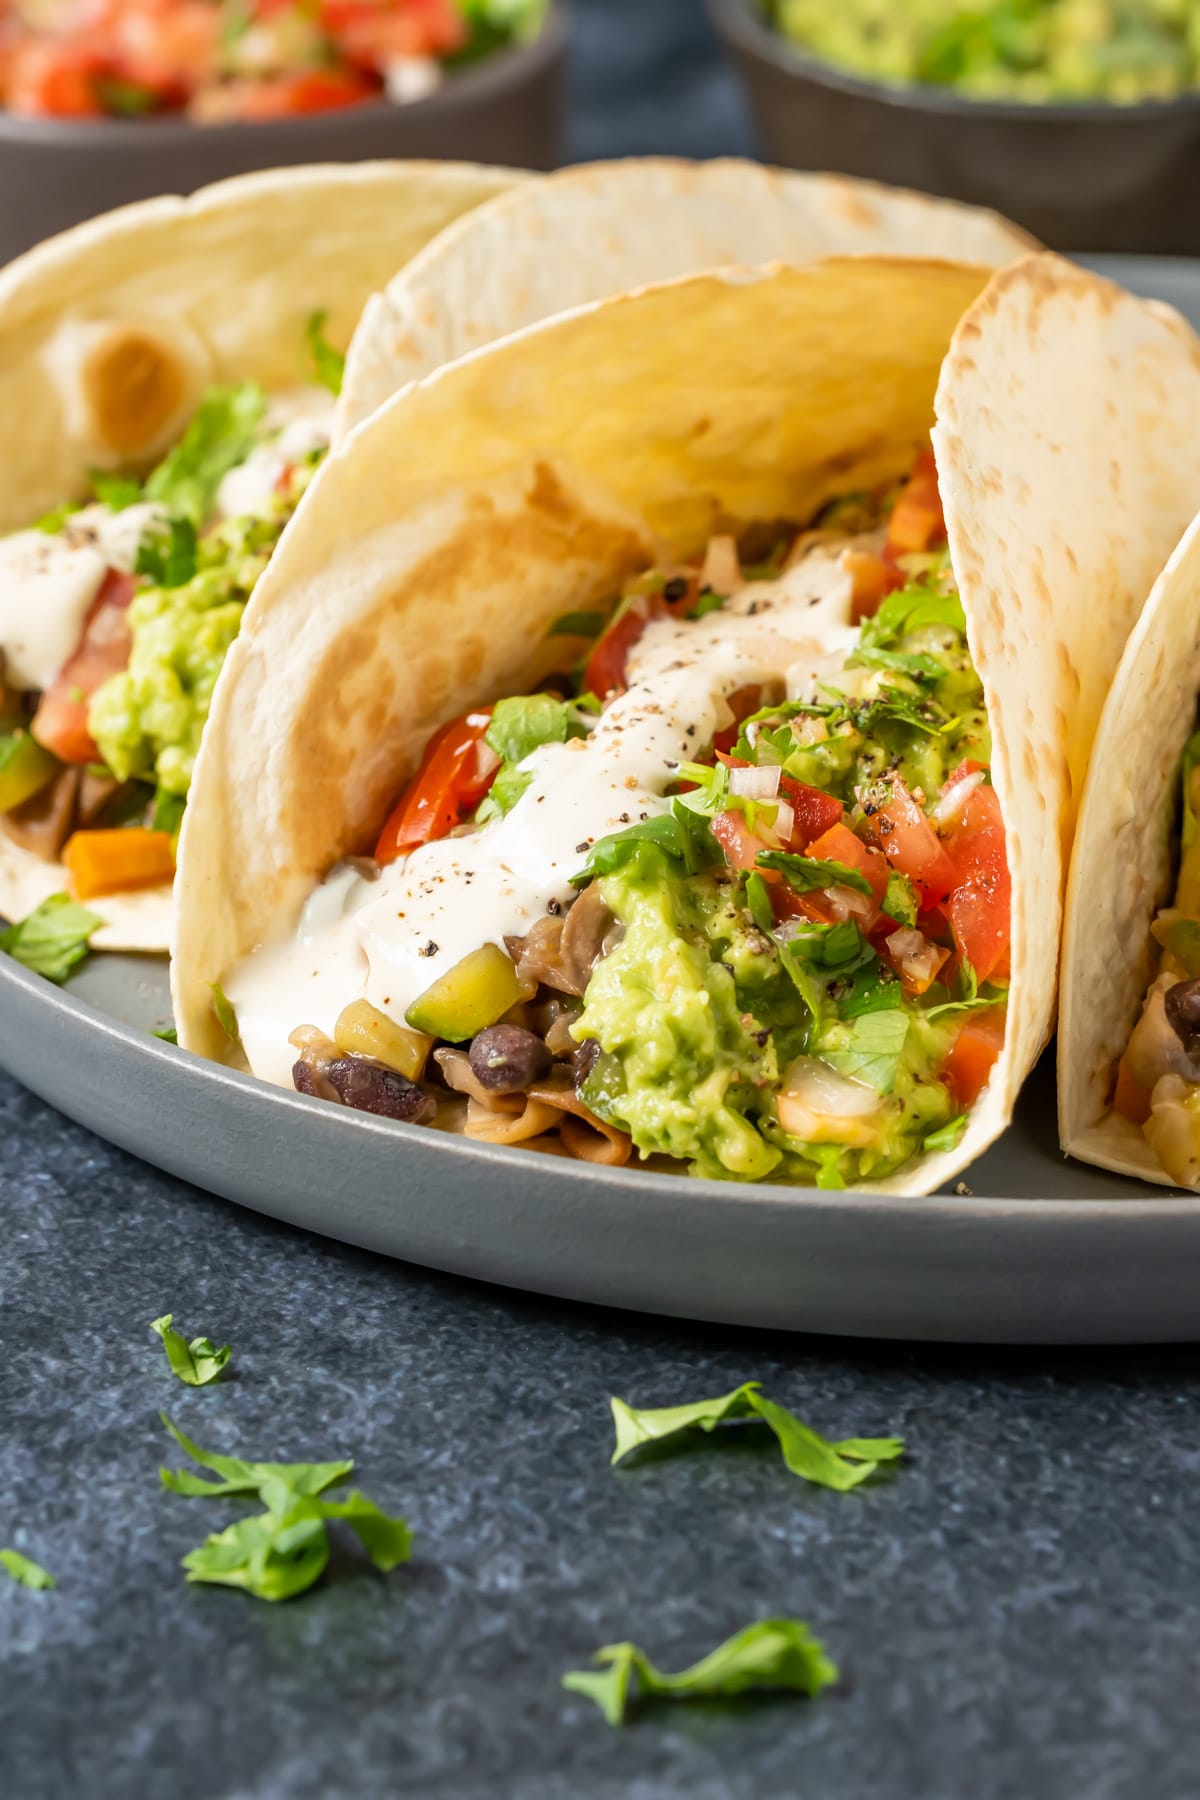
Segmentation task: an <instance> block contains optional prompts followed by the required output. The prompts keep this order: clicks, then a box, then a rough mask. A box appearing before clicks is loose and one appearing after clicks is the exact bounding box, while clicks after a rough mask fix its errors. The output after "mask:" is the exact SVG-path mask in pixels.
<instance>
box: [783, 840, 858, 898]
mask: <svg viewBox="0 0 1200 1800" xmlns="http://www.w3.org/2000/svg"><path fill="white" fill-rule="evenodd" d="M757 864H758V867H759V868H760V869H778V870H779V872H780V874H781V875H783V876H784V877H785V878H786V880H787V882H788V885H789V886H790V887H792V888H794V889H795V890H796V892H797V893H798V894H807V893H810V892H812V891H813V890H814V889H818V888H830V887H848V888H854V889H855V891H856V892H857V893H860V894H867V895H868V896H869V895H870V894H871V892H872V888H871V884H870V882H869V881H868V880H867V878H866V876H865V875H864V874H863V873H862V871H861V869H852V868H850V867H849V866H848V865H847V864H846V863H840V862H836V861H835V860H834V858H833V857H829V858H825V857H819V856H794V855H793V854H792V853H791V852H790V851H788V850H760V851H759V853H758V858H757Z"/></svg>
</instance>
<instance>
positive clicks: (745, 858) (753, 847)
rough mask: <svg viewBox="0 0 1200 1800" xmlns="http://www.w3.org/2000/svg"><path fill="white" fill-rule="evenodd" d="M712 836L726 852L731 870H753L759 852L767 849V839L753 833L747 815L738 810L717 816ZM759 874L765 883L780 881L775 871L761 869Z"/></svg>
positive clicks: (726, 858) (713, 824)
mask: <svg viewBox="0 0 1200 1800" xmlns="http://www.w3.org/2000/svg"><path fill="white" fill-rule="evenodd" d="M712 834H713V836H714V837H715V838H716V840H717V842H718V844H720V846H721V848H722V850H723V851H724V852H725V860H726V862H727V863H728V864H729V866H730V868H731V869H752V868H753V867H754V865H755V863H756V862H757V861H758V854H759V851H760V850H765V849H766V848H767V841H766V839H765V838H760V837H759V836H758V835H757V834H756V833H755V832H753V831H751V829H750V827H749V825H748V824H747V822H746V815H745V813H742V812H739V811H738V810H737V809H736V808H733V809H731V810H730V811H729V812H723V813H718V814H717V816H716V818H715V819H714V820H713V822H712ZM759 874H760V875H761V876H762V878H763V880H764V881H770V882H775V881H778V880H779V876H778V874H777V873H776V872H775V870H774V869H760V870H759Z"/></svg>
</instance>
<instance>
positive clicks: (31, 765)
mask: <svg viewBox="0 0 1200 1800" xmlns="http://www.w3.org/2000/svg"><path fill="white" fill-rule="evenodd" d="M58 767H59V764H58V759H57V757H54V756H51V754H50V752H49V751H48V750H43V748H42V746H41V745H40V744H39V743H38V741H37V739H36V738H33V737H31V736H30V735H29V733H28V732H27V731H14V732H12V733H10V735H9V736H8V737H0V813H6V812H12V810H13V808H14V807H17V806H20V805H22V804H23V802H24V801H26V800H30V799H32V798H33V796H34V794H36V793H38V792H39V790H40V789H41V788H44V787H45V785H46V783H47V782H48V781H52V780H53V779H54V776H55V775H56V774H57V772H58Z"/></svg>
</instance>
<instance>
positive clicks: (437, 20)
mask: <svg viewBox="0 0 1200 1800" xmlns="http://www.w3.org/2000/svg"><path fill="white" fill-rule="evenodd" d="M259 4H260V6H261V5H262V0H259ZM319 17H320V21H321V24H322V25H323V26H324V28H325V30H326V31H328V32H329V34H330V36H332V37H334V38H336V39H337V41H338V44H339V46H340V48H341V49H342V50H344V51H345V53H346V55H347V56H349V57H350V58H351V59H352V60H354V61H356V62H364V63H368V64H370V65H371V66H372V67H373V68H382V66H383V65H384V64H385V63H387V62H391V61H394V60H395V59H397V58H399V57H407V56H446V55H448V54H450V52H452V51H454V50H459V49H461V48H462V46H463V44H465V43H466V41H467V37H468V35H469V32H468V27H467V22H466V20H465V18H464V16H463V14H462V12H460V10H459V9H458V7H456V6H455V5H454V4H453V0H405V4H404V6H403V7H397V6H395V5H381V4H380V3H379V0H321V4H320V7H319Z"/></svg>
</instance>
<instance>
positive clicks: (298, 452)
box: [217, 387, 336, 519]
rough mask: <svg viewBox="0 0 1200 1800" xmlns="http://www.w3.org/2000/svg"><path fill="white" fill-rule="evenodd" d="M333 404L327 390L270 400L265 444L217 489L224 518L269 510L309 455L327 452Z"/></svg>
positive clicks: (312, 389) (298, 392) (304, 391)
mask: <svg viewBox="0 0 1200 1800" xmlns="http://www.w3.org/2000/svg"><path fill="white" fill-rule="evenodd" d="M335 405H336V401H335V399H334V396H333V395H332V394H331V393H330V392H329V390H328V388H318V387H307V388H298V389H297V390H296V391H295V392H294V393H290V394H276V395H274V396H273V397H272V399H271V401H270V403H269V405H268V407H267V413H266V418H265V419H264V421H263V434H264V435H263V440H262V442H261V443H258V444H256V445H255V447H254V449H253V450H252V451H251V452H250V454H249V456H248V457H247V458H246V460H245V462H242V463H239V464H238V465H237V467H236V468H235V469H230V471H229V473H228V475H226V476H225V478H224V480H223V481H222V483H221V485H220V487H219V488H218V489H217V511H218V513H219V514H220V516H221V517H222V518H223V519H240V518H247V517H257V516H260V515H262V514H264V513H268V512H269V511H270V510H271V506H272V503H273V501H274V499H275V496H276V493H277V491H278V486H279V481H280V479H281V477H282V476H283V475H284V474H286V472H287V470H288V469H290V468H292V467H293V466H294V464H296V463H298V462H301V461H302V460H303V459H304V457H306V456H307V455H308V454H309V452H310V451H312V450H325V449H328V447H329V443H330V439H331V437H332V433H333V414H334V408H335Z"/></svg>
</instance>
